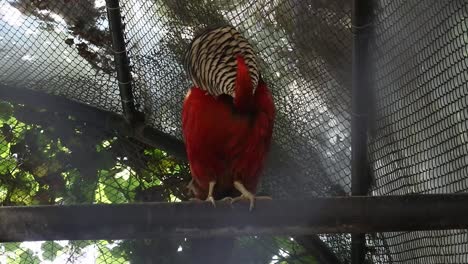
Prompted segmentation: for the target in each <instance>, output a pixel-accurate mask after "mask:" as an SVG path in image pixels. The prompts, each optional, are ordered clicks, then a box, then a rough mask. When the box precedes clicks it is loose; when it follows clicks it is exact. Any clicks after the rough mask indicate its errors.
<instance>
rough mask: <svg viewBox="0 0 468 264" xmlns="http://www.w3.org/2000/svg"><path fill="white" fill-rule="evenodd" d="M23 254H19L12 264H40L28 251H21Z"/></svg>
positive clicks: (31, 252)
mask: <svg viewBox="0 0 468 264" xmlns="http://www.w3.org/2000/svg"><path fill="white" fill-rule="evenodd" d="M21 250H22V251H23V252H22V253H21V254H19V258H16V259H15V261H14V262H13V263H12V264H40V263H41V260H40V259H39V257H38V256H36V255H34V252H33V251H32V250H30V249H21Z"/></svg>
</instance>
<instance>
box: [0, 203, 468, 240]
mask: <svg viewBox="0 0 468 264" xmlns="http://www.w3.org/2000/svg"><path fill="white" fill-rule="evenodd" d="M462 228H468V195H467V194H450V195H406V196H382V197H363V196H354V197H333V198H316V199H312V200H297V201H293V200H273V201H258V202H257V205H256V207H255V209H254V211H253V212H249V210H248V206H247V203H243V202H239V203H236V204H233V205H231V204H229V203H227V202H218V204H217V207H216V208H214V207H213V206H212V205H211V204H210V203H205V202H184V203H140V204H118V205H104V204H101V205H73V206H28V207H1V208H0V241H2V242H9V241H34V240H60V239H62V240H63V239H67V240H81V239H85V240H87V239H91V240H94V239H139V238H152V237H161V236H182V237H210V236H240V235H291V236H295V235H308V234H319V233H373V232H388V231H411V230H435V229H462Z"/></svg>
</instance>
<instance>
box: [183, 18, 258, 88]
mask: <svg viewBox="0 0 468 264" xmlns="http://www.w3.org/2000/svg"><path fill="white" fill-rule="evenodd" d="M238 54H240V55H242V56H243V57H244V60H245V62H246V65H247V66H248V68H249V73H250V76H251V78H252V82H253V87H254V88H256V87H257V84H258V77H259V76H258V68H257V61H256V57H255V54H254V51H253V49H252V46H251V45H250V44H249V42H248V41H247V40H246V39H245V38H244V37H243V36H242V35H241V34H240V33H239V32H238V31H237V30H236V29H235V28H234V27H232V26H223V27H218V28H215V29H211V30H208V31H205V32H203V33H201V34H199V35H198V36H196V37H195V38H194V40H193V41H192V44H191V45H190V48H189V50H188V52H187V54H186V58H185V59H186V68H187V72H188V74H189V76H190V78H191V79H192V81H193V83H194V85H195V86H198V87H199V88H200V89H202V90H205V91H207V92H208V93H209V94H211V95H214V96H218V95H221V94H227V95H231V96H232V97H234V96H235V94H234V85H235V79H236V69H237V65H236V55H238Z"/></svg>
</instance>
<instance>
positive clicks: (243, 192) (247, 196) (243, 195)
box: [231, 181, 272, 211]
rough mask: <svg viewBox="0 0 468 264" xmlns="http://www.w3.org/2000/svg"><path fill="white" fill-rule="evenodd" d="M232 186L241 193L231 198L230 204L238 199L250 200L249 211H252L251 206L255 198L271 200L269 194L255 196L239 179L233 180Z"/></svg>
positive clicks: (253, 204)
mask: <svg viewBox="0 0 468 264" xmlns="http://www.w3.org/2000/svg"><path fill="white" fill-rule="evenodd" d="M234 187H235V188H236V189H237V190H238V191H239V192H240V193H241V195H240V196H238V197H235V198H232V199H231V204H232V203H235V202H237V201H240V200H249V201H250V206H249V211H252V210H253V208H254V207H255V200H272V198H271V197H269V196H255V195H254V194H252V193H251V192H249V191H248V190H247V189H246V188H245V186H244V185H243V184H242V183H241V182H239V181H235V182H234Z"/></svg>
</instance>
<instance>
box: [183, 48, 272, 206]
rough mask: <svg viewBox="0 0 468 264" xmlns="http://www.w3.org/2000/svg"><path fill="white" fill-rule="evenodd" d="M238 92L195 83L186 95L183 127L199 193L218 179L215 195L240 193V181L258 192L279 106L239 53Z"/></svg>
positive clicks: (203, 194) (203, 196) (204, 193)
mask: <svg viewBox="0 0 468 264" xmlns="http://www.w3.org/2000/svg"><path fill="white" fill-rule="evenodd" d="M236 59H237V74H236V80H235V96H234V98H233V97H231V96H230V95H225V94H223V95H219V96H212V95H210V94H208V93H207V92H206V91H204V90H202V89H200V88H198V87H192V88H191V89H190V90H189V91H188V93H187V96H186V98H185V100H184V104H183V111H182V132H183V136H184V140H185V145H186V151H187V156H188V160H189V164H190V169H191V173H192V178H193V182H192V183H193V184H194V185H195V186H194V187H195V189H196V191H195V197H196V198H199V199H206V198H207V195H208V189H209V182H210V181H215V182H216V184H215V187H214V193H213V197H214V199H221V198H224V197H227V196H231V197H232V196H234V195H237V194H239V193H238V191H237V190H236V188H234V185H233V184H234V181H240V182H241V183H242V184H243V185H244V186H245V188H246V189H247V190H248V191H250V192H251V193H253V194H255V190H256V187H257V184H258V182H259V179H260V175H261V171H262V168H263V164H264V161H265V157H266V154H267V152H268V150H269V147H270V142H271V136H272V130H273V123H274V119H275V107H274V103H273V98H272V96H271V93H270V91H269V90H268V88H267V85H266V84H265V83H264V82H263V81H262V80H261V79H260V80H259V82H258V85H257V87H256V89H253V88H254V87H252V80H251V76H250V74H249V70H248V67H247V66H246V64H245V61H244V59H243V57H242V56H237V58H236Z"/></svg>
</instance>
